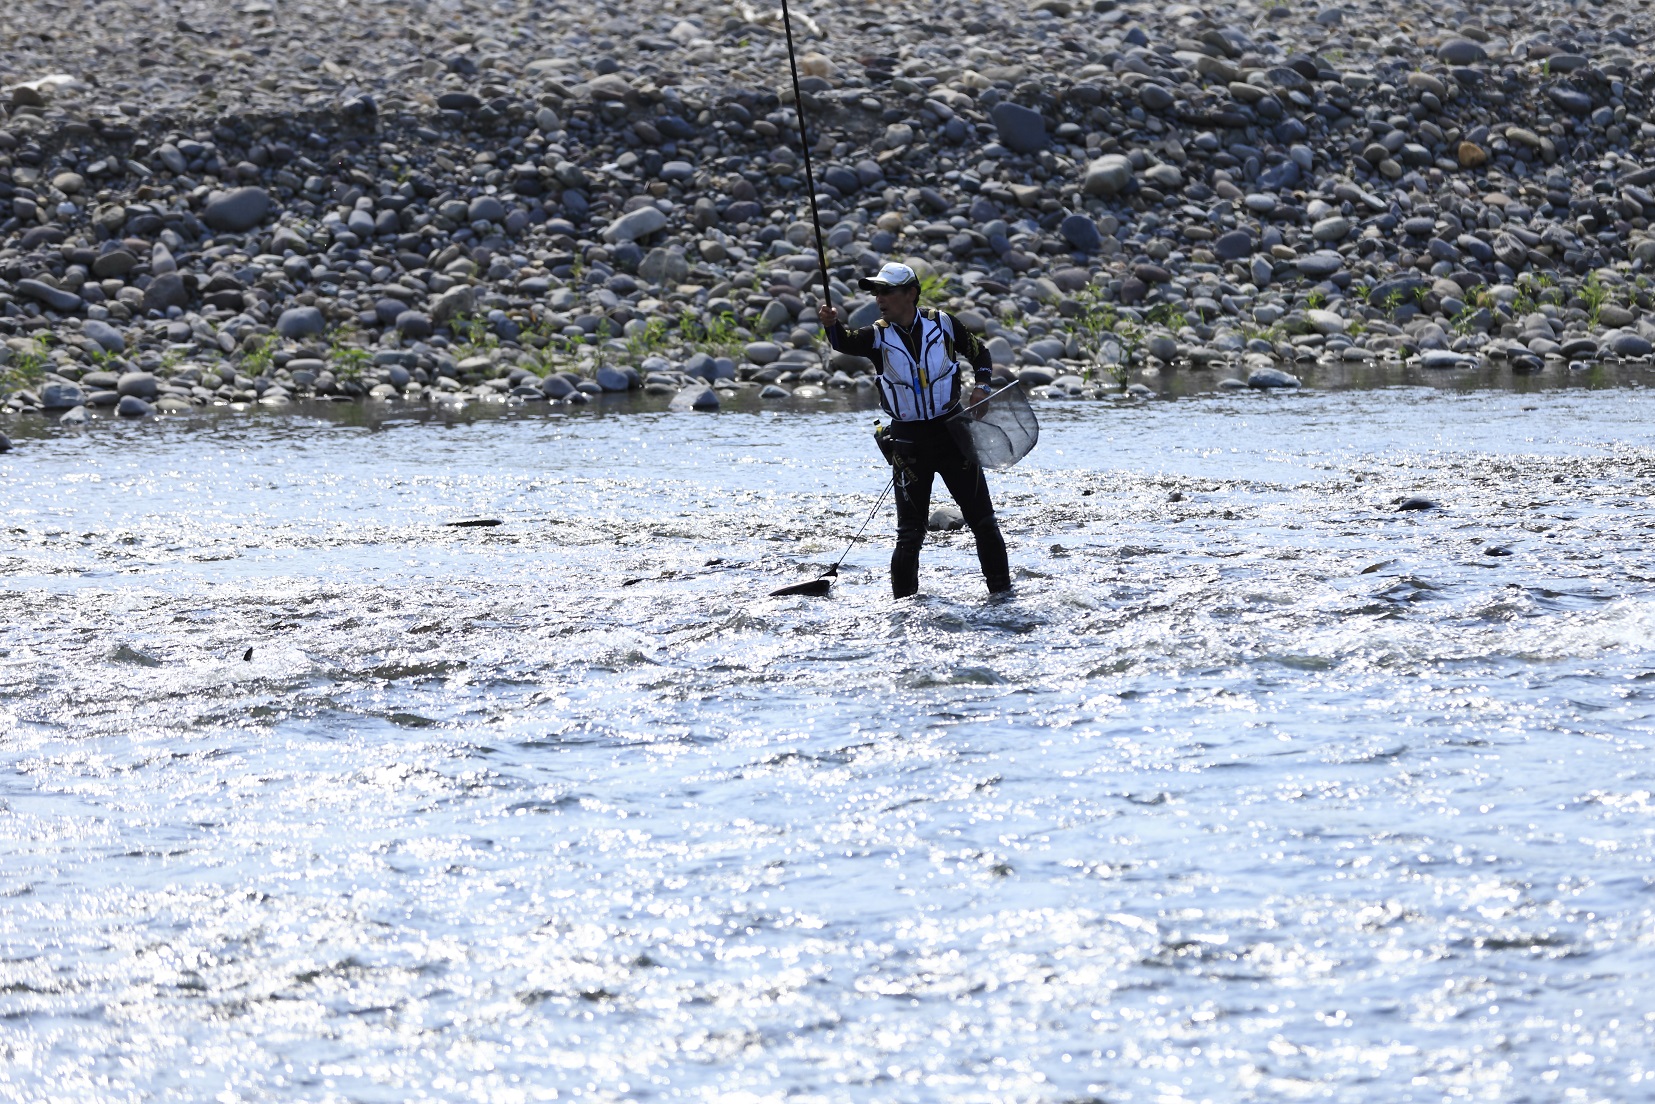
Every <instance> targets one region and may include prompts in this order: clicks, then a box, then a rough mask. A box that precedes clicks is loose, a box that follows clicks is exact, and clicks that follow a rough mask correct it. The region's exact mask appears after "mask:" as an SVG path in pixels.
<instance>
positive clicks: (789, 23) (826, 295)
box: [782, 0, 833, 305]
mask: <svg viewBox="0 0 1655 1104" xmlns="http://www.w3.org/2000/svg"><path fill="white" fill-rule="evenodd" d="M782 29H783V30H784V31H786V32H787V66H788V68H789V69H791V70H792V72H793V110H794V111H796V112H798V115H799V145H800V146H802V147H803V148H804V155H805V187H806V188H808V189H810V224H811V225H812V226H813V227H815V228H816V263H817V264H819V265H820V266H821V268H822V302H824V303H828V304H830V305H831V304H832V302H833V285H832V284H831V283H829V282H828V265H827V250H826V249H825V248H823V246H822V216H821V214H820V213H818V211H817V210H816V174H815V173H814V172H812V171H811V168H810V135H809V133H808V132H807V131H806V130H805V97H804V93H803V92H802V91H800V90H799V61H798V59H797V58H796V57H795V56H794V54H793V18H792V16H791V15H789V14H788V11H787V0H782Z"/></svg>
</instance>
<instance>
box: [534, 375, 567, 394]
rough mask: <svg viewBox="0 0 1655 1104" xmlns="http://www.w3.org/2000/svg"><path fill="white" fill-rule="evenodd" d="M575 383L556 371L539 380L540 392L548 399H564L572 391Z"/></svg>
mask: <svg viewBox="0 0 1655 1104" xmlns="http://www.w3.org/2000/svg"><path fill="white" fill-rule="evenodd" d="M574 390H575V385H574V384H572V383H570V382H569V381H568V380H567V379H565V378H563V377H562V376H560V375H557V374H556V373H553V374H552V375H549V376H547V377H546V378H545V379H543V380H541V381H540V391H541V394H543V395H545V396H546V397H547V398H548V399H566V398H568V397H569V396H570V395H571V394H573V393H574Z"/></svg>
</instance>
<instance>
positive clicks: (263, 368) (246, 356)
mask: <svg viewBox="0 0 1655 1104" xmlns="http://www.w3.org/2000/svg"><path fill="white" fill-rule="evenodd" d="M281 343H282V339H281V335H279V334H274V333H271V334H266V335H265V336H264V338H263V339H262V340H260V341H259V342H257V343H256V344H255V345H253V347H252V348H250V349H248V350H247V352H245V353H243V354H242V357H241V367H242V368H244V369H246V370H247V373H248V374H249V375H251V376H262V375H264V373H266V372H268V371H269V370H270V365H271V362H272V361H273V360H274V358H275V356H276V349H277V348H278V347H280V345H281Z"/></svg>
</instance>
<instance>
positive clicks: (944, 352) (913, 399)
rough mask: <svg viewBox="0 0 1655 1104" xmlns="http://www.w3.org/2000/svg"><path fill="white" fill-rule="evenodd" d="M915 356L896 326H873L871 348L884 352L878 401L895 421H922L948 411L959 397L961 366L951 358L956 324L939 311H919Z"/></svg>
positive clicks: (881, 324) (877, 324) (883, 324)
mask: <svg viewBox="0 0 1655 1104" xmlns="http://www.w3.org/2000/svg"><path fill="white" fill-rule="evenodd" d="M917 317H918V325H919V328H920V336H919V359H918V360H916V359H915V358H914V357H913V355H912V354H910V353H909V352H908V346H907V345H906V344H904V343H903V340H902V335H901V334H899V333H897V332H896V327H894V326H888V325H886V324H885V323H883V322H878V323H875V325H874V328H873V340H874V346H875V347H876V348H877V349H879V351H880V352H882V353H883V354H884V357H883V361H882V362H883V364H884V368H883V370H881V372H880V373H879V402H880V405H882V406H883V407H884V408H885V411H886V413H888V414H890V416H891V417H892V418H894V419H896V420H897V421H899V422H924V421H930V420H931V419H932V418H940V417H942V416H943V415H945V414H947V413H949V412H950V411H951V410H952V409H953V408H954V405H955V404H956V403H957V402H959V399H960V366H959V364H958V363H956V362H955V360H954V357H953V349H954V327H953V323H952V321H951V320H950V319H949V317H948V315H946V314H944V313H943V312H941V311H920V312H918V316H917Z"/></svg>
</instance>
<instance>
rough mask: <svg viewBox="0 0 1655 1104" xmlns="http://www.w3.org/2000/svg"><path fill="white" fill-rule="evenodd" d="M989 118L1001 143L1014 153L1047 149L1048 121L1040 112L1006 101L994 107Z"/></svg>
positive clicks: (1036, 151)
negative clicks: (992, 121)
mask: <svg viewBox="0 0 1655 1104" xmlns="http://www.w3.org/2000/svg"><path fill="white" fill-rule="evenodd" d="M989 117H990V118H992V119H993V120H994V129H995V130H996V131H997V132H998V133H999V135H1000V141H1001V142H1002V143H1003V144H1004V145H1005V147H1006V148H1007V149H1009V150H1011V151H1013V152H1014V153H1038V152H1040V151H1041V150H1043V149H1045V148H1046V120H1045V119H1043V118H1042V117H1041V115H1040V112H1038V111H1035V110H1033V109H1032V108H1027V107H1024V106H1022V105H1021V104H1015V103H1012V102H1011V101H1010V100H1005V101H1002V102H1001V103H997V104H995V105H994V108H993V110H992V111H990V112H989Z"/></svg>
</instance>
